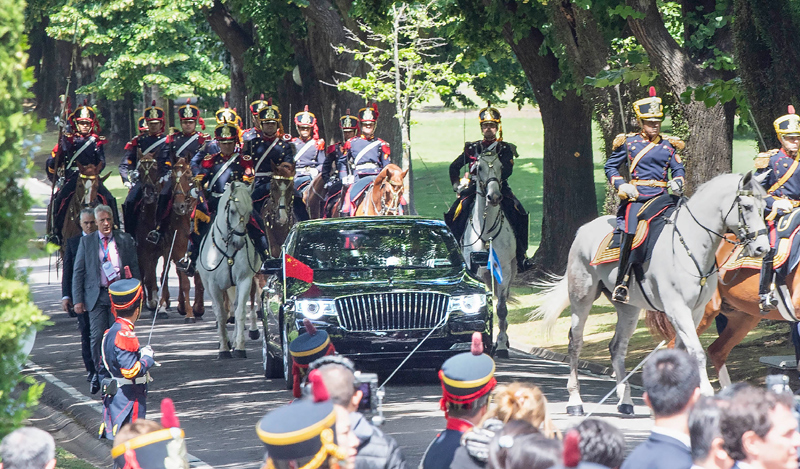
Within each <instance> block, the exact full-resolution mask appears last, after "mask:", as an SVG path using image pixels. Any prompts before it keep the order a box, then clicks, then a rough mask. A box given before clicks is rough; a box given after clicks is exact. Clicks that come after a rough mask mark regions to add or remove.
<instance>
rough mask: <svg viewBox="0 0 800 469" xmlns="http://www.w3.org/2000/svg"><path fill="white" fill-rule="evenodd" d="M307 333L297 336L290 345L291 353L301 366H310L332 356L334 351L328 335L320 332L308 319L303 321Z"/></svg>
mask: <svg viewBox="0 0 800 469" xmlns="http://www.w3.org/2000/svg"><path fill="white" fill-rule="evenodd" d="M303 325H304V326H305V328H306V332H305V333H303V334H300V335H299V336H297V338H296V339H294V340H293V341H292V342H291V343H290V344H289V353H290V354H291V355H292V358H293V359H294V361H295V362H296V363H297V364H298V365H300V366H308V365H309V364H310V363H311V362H313V361H314V360H316V359H317V358H322V357H324V356H326V355H330V354H331V353H332V351H329V349H333V346H332V345H331V339H330V337H329V336H328V333H327V332H325V331H321V330H318V329H317V328H316V327H314V325H313V324H312V323H311V321H310V320H309V319H308V318H305V319H304V320H303Z"/></svg>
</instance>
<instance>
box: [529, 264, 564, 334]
mask: <svg viewBox="0 0 800 469" xmlns="http://www.w3.org/2000/svg"><path fill="white" fill-rule="evenodd" d="M534 287H538V288H541V289H542V292H541V293H540V294H539V298H540V299H541V301H542V304H541V305H540V306H538V307H537V308H535V309H534V310H533V311H531V313H530V314H529V315H528V317H529V319H531V320H538V319H542V320H543V323H542V324H543V326H544V328H545V330H546V331H547V333H548V334H549V333H550V332H551V331H552V330H553V327H554V326H555V325H556V320H557V319H558V317H559V316H560V315H561V312H562V311H564V310H565V309H567V306H569V286H568V285H567V276H566V275H564V276H559V275H550V279H549V280H544V281H541V282H536V283H534Z"/></svg>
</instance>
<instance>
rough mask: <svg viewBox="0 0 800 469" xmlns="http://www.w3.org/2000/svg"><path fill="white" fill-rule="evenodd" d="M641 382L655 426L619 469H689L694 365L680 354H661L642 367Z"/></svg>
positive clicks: (696, 380) (696, 378)
mask: <svg viewBox="0 0 800 469" xmlns="http://www.w3.org/2000/svg"><path fill="white" fill-rule="evenodd" d="M642 382H643V384H644V390H645V393H644V402H645V403H646V404H647V406H648V407H650V409H652V411H653V416H654V417H655V425H654V426H653V430H652V431H651V432H650V437H649V438H648V439H647V440H646V441H645V442H644V443H642V444H640V445H639V446H637V447H636V449H634V450H633V452H632V453H631V454H630V455H629V456H628V458H627V459H626V460H625V462H623V463H622V468H621V469H662V468H663V469H690V468H691V467H692V453H691V451H690V449H689V448H690V445H691V443H690V440H689V411H691V410H692V406H694V403H695V402H697V399H699V398H700V371H699V368H698V366H697V361H696V360H695V359H694V358H692V357H691V356H690V355H689V354H687V353H686V352H684V351H682V350H662V351H660V352H657V353H656V354H655V355H653V357H652V358H651V359H650V361H648V362H647V363H646V364H645V365H644V370H642Z"/></svg>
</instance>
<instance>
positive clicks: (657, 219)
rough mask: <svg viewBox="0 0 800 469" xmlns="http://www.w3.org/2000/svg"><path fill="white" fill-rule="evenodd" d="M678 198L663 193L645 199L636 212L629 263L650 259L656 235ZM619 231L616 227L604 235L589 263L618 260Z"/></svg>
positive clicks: (659, 232)
mask: <svg viewBox="0 0 800 469" xmlns="http://www.w3.org/2000/svg"><path fill="white" fill-rule="evenodd" d="M678 200H679V198H678V197H676V196H673V195H670V194H664V195H662V196H659V197H656V198H654V199H651V200H649V201H647V202H646V203H645V204H644V205H643V206H642V208H641V209H640V210H639V212H638V213H637V214H636V216H637V218H638V220H639V222H638V223H637V225H636V234H635V235H634V237H633V244H632V246H631V257H630V262H631V264H634V265H636V264H644V263H645V262H647V261H649V260H650V256H651V255H652V253H653V247H654V246H655V244H656V240H657V239H658V235H660V234H661V231H662V230H663V229H664V225H666V224H667V219H668V218H669V217H670V215H672V212H674V211H675V208H676V204H677V203H678ZM621 235H622V233H621V231H620V230H619V229H616V230H614V231H612V232H610V233H608V234H607V235H606V237H605V238H603V241H601V242H600V246H599V247H598V248H597V252H596V253H595V255H594V258H593V259H592V262H591V265H599V264H607V263H609V262H616V261H618V260H619V245H620V238H621Z"/></svg>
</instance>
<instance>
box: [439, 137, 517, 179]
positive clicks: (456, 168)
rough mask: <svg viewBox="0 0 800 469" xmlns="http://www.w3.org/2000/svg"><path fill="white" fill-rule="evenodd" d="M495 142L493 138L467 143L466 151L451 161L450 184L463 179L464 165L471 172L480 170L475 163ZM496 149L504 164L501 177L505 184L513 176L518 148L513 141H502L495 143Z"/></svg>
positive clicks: (465, 145)
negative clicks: (462, 170) (462, 169)
mask: <svg viewBox="0 0 800 469" xmlns="http://www.w3.org/2000/svg"><path fill="white" fill-rule="evenodd" d="M495 142H497V141H496V140H493V141H491V142H489V141H486V140H479V141H477V142H467V143H465V144H464V151H463V152H462V153H461V154H460V155H458V157H456V159H455V160H453V162H452V163H450V184H455V183H457V182H458V181H459V179H461V176H462V173H461V168H463V167H464V166H468V171H469V173H470V174H475V172H476V171H477V170H478V168H477V166H476V165H475V163H476V162H477V161H478V157H479V156H480V155H481V154H482V153H483V152H484V150H486V149H487V148H489V147H491V146H492V144H493V143H495ZM494 151H495V152H496V153H497V156H498V157H499V158H500V163H501V164H502V165H503V169H502V171H501V177H502V179H503V183H504V184H505V183H506V181H507V180H508V178H509V177H511V173H513V172H514V157H515V156H516V155H517V148H516V147H515V146H514V145H513V144H511V143H508V142H502V141H500V142H497V145H495V147H494Z"/></svg>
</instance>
